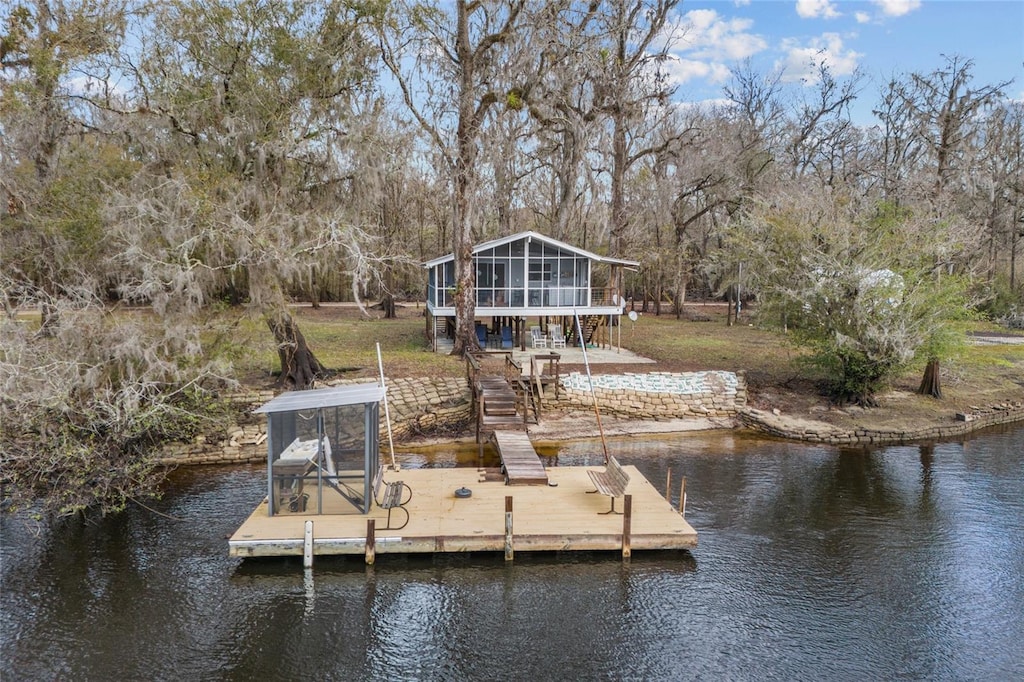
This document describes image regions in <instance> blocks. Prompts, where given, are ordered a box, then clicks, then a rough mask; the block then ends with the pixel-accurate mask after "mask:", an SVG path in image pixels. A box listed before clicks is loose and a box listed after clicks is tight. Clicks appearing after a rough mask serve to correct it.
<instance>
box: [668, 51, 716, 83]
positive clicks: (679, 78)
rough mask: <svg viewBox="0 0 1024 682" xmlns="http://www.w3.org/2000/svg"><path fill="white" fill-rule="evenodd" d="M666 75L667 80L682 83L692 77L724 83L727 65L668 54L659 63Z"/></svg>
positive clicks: (692, 78)
mask: <svg viewBox="0 0 1024 682" xmlns="http://www.w3.org/2000/svg"><path fill="white" fill-rule="evenodd" d="M659 68H660V69H661V70H662V71H663V72H665V73H666V74H667V75H668V78H669V81H670V82H671V83H673V84H676V85H682V84H683V83H687V82H689V81H691V80H694V79H704V80H707V81H708V82H710V83H713V84H717V83H724V82H726V81H727V80H729V73H730V72H729V67H728V66H726V65H725V64H722V63H719V62H706V61H698V60H694V59H683V58H681V57H679V56H678V55H669V58H668V59H666V60H665V61H664V62H662V63H661V64H660V65H659Z"/></svg>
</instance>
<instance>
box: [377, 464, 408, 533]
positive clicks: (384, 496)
mask: <svg viewBox="0 0 1024 682" xmlns="http://www.w3.org/2000/svg"><path fill="white" fill-rule="evenodd" d="M407 490H408V491H409V496H408V497H405V491H407ZM403 497H405V499H404V500H403V499H402V498H403ZM411 499H412V488H410V487H409V485H408V484H406V483H404V482H402V481H391V482H388V481H385V480H384V467H383V466H381V467H380V468H378V469H377V475H376V477H375V478H374V481H373V501H374V503H375V504H376V505H377V506H378V507H380V508H381V509H387V510H388V522H387V525H386V526H384V528H385V529H387V530H401V529H402V528H405V527H406V526H407V525H409V510H408V509H406V508H405V505H406V504H408V503H409V500H411ZM393 509H401V510H402V511H404V512H405V523H403V524H402V525H401V526H394V527H392V526H391V511H392V510H393Z"/></svg>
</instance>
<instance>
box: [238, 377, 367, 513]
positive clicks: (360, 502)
mask: <svg viewBox="0 0 1024 682" xmlns="http://www.w3.org/2000/svg"><path fill="white" fill-rule="evenodd" d="M383 400H384V389H383V388H382V387H381V386H380V385H378V384H376V383H366V384H351V385H345V386H336V387H331V388H323V389H312V390H306V391H290V392H288V393H283V394H281V395H279V396H277V397H276V398H274V399H273V400H271V401H269V402H267V403H266V404H264V405H262V406H260V407H259V408H257V409H256V410H255V412H256V413H257V414H266V415H267V508H268V510H269V515H270V516H277V515H287V514H301V515H304V516H309V515H313V514H358V513H362V514H366V513H368V512H369V510H370V506H371V505H372V502H373V491H372V485H373V480H374V477H375V475H376V474H377V470H378V469H379V467H380V460H379V457H380V449H379V443H378V438H379V436H378V434H379V431H378V429H379V424H380V403H381V401H383Z"/></svg>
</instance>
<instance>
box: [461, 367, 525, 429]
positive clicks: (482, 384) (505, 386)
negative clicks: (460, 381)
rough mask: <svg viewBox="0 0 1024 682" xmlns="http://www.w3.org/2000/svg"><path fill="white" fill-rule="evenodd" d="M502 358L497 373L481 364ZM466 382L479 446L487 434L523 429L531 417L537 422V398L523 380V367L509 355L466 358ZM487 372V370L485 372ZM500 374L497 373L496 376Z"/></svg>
mask: <svg viewBox="0 0 1024 682" xmlns="http://www.w3.org/2000/svg"><path fill="white" fill-rule="evenodd" d="M497 356H500V357H502V358H503V364H502V366H501V369H500V370H494V369H493V368H488V369H486V370H485V368H484V366H483V365H484V364H489V363H491V362H493V361H494V360H495V359H496V357H497ZM466 366H467V372H466V374H467V380H468V382H469V386H470V389H471V391H472V394H473V407H474V412H475V415H476V442H477V443H481V442H483V440H484V437H485V436H486V434H487V433H489V432H494V431H497V430H520V431H524V430H526V425H527V422H528V421H529V419H530V417H531V415H532V417H533V419H534V422H535V423H536V421H537V420H539V419H540V407H539V405H538V398H537V397H536V396H535V395H534V394H533V392H532V391H531V389H530V386H529V384H528V383H527V382H526V381H525V380H524V378H523V373H522V367H521V366H520V365H519V363H517V362H515V361H514V360H513V359H512V354H511V353H506V352H501V353H476V354H470V355H467V356H466ZM488 370H489V371H488ZM499 371H500V373H498V372H499Z"/></svg>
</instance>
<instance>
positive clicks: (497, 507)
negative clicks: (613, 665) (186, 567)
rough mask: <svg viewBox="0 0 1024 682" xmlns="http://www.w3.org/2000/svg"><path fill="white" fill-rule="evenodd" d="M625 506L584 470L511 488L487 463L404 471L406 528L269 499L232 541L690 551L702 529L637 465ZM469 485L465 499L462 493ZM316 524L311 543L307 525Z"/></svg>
mask: <svg viewBox="0 0 1024 682" xmlns="http://www.w3.org/2000/svg"><path fill="white" fill-rule="evenodd" d="M623 468H624V470H625V471H626V472H627V473H628V474H629V484H628V486H627V488H626V495H628V496H629V504H626V503H625V502H626V501H625V500H624V501H623V504H622V505H621V507H622V508H629V510H630V513H629V514H627V515H619V514H602V512H606V511H607V510H608V506H609V499H608V497H606V496H605V495H600V494H589V491H592V490H593V489H594V486H593V483H592V482H591V480H590V477H589V476H588V475H587V471H588V469H598V470H602V469H603V467H550V468H548V469H547V478H548V482H549V485H545V486H541V485H522V486H507V485H505V484H504V482H503V481H501V480H493V479H494V478H495V477H494V476H493V475H490V476H489V475H488V472H487V471H486V470H484V469H476V468H452V469H405V470H402V471H401V472H400V474H395V473H390V474H389V478H398V477H400V478H401V479H402V480H403V481H405V482H406V483H407V484H409V487H410V488H411V489H412V492H413V496H412V499H411V500H410V501H409V503H408V504H407V505H406V506H405V508H406V509H408V511H409V516H410V520H409V523H408V525H407V526H405V527H404V528H402V529H400V530H386V529H383V526H384V525H385V519H386V517H387V510H385V509H379V508H377V507H376V506H374V507H372V508H371V510H370V513H369V514H365V515H364V514H359V513H352V514H334V515H326V514H324V515H319V516H317V515H307V514H301V513H300V514H288V515H278V516H273V517H271V516H268V515H267V503H266V500H264V501H263V502H262V503H261V504H260V505H259V506H257V507H256V509H255V511H253V513H252V514H251V515H250V516H249V518H248V519H246V520H245V522H244V523H243V524H242V525H241V527H240V528H239V529H238V531H236V532H235V534H234V535H233V536H232V537H231V539H230V541H229V552H230V554H231V556H235V557H260V556H303V554H304V552H305V551H306V549H307V548H308V550H309V552H310V556H312V555H317V556H322V555H332V554H343V555H347V554H351V555H357V556H365V559H366V561H367V562H370V563H372V561H373V557H374V556H375V555H378V554H402V553H405V554H409V553H435V552H505V556H506V558H512V555H513V554H514V552H521V551H571V550H589V551H595V550H597V551H600V550H606V551H615V552H621V553H622V554H623V556H629V553H630V552H631V551H639V550H664V549H687V548H692V547H695V546H696V545H697V532H696V531H695V530H694V529H693V527H691V526H690V524H688V523H687V522H686V520H685V519H684V518H683V517H682V516H681V515H680V514H679V512H678V511H676V510H675V509H674V508H673V507H672V505H671V504H669V502H668V501H667V500H666V499H665V498H664V497H663V496H662V495H661V493H660V492H658V491H657V490H656V489H655V488H654V486H653V485H651V483H650V482H649V481H647V479H645V478H644V477H643V475H642V474H641V473H640V472H639V471H638V470H637V469H636V467H633V466H624V467H623ZM460 489H462V490H469V491H471V495H470V496H469V497H459V496H457V495H456V490H460ZM307 521H309V522H311V529H310V534H309V540H306V539H305V534H306V522H307Z"/></svg>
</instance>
